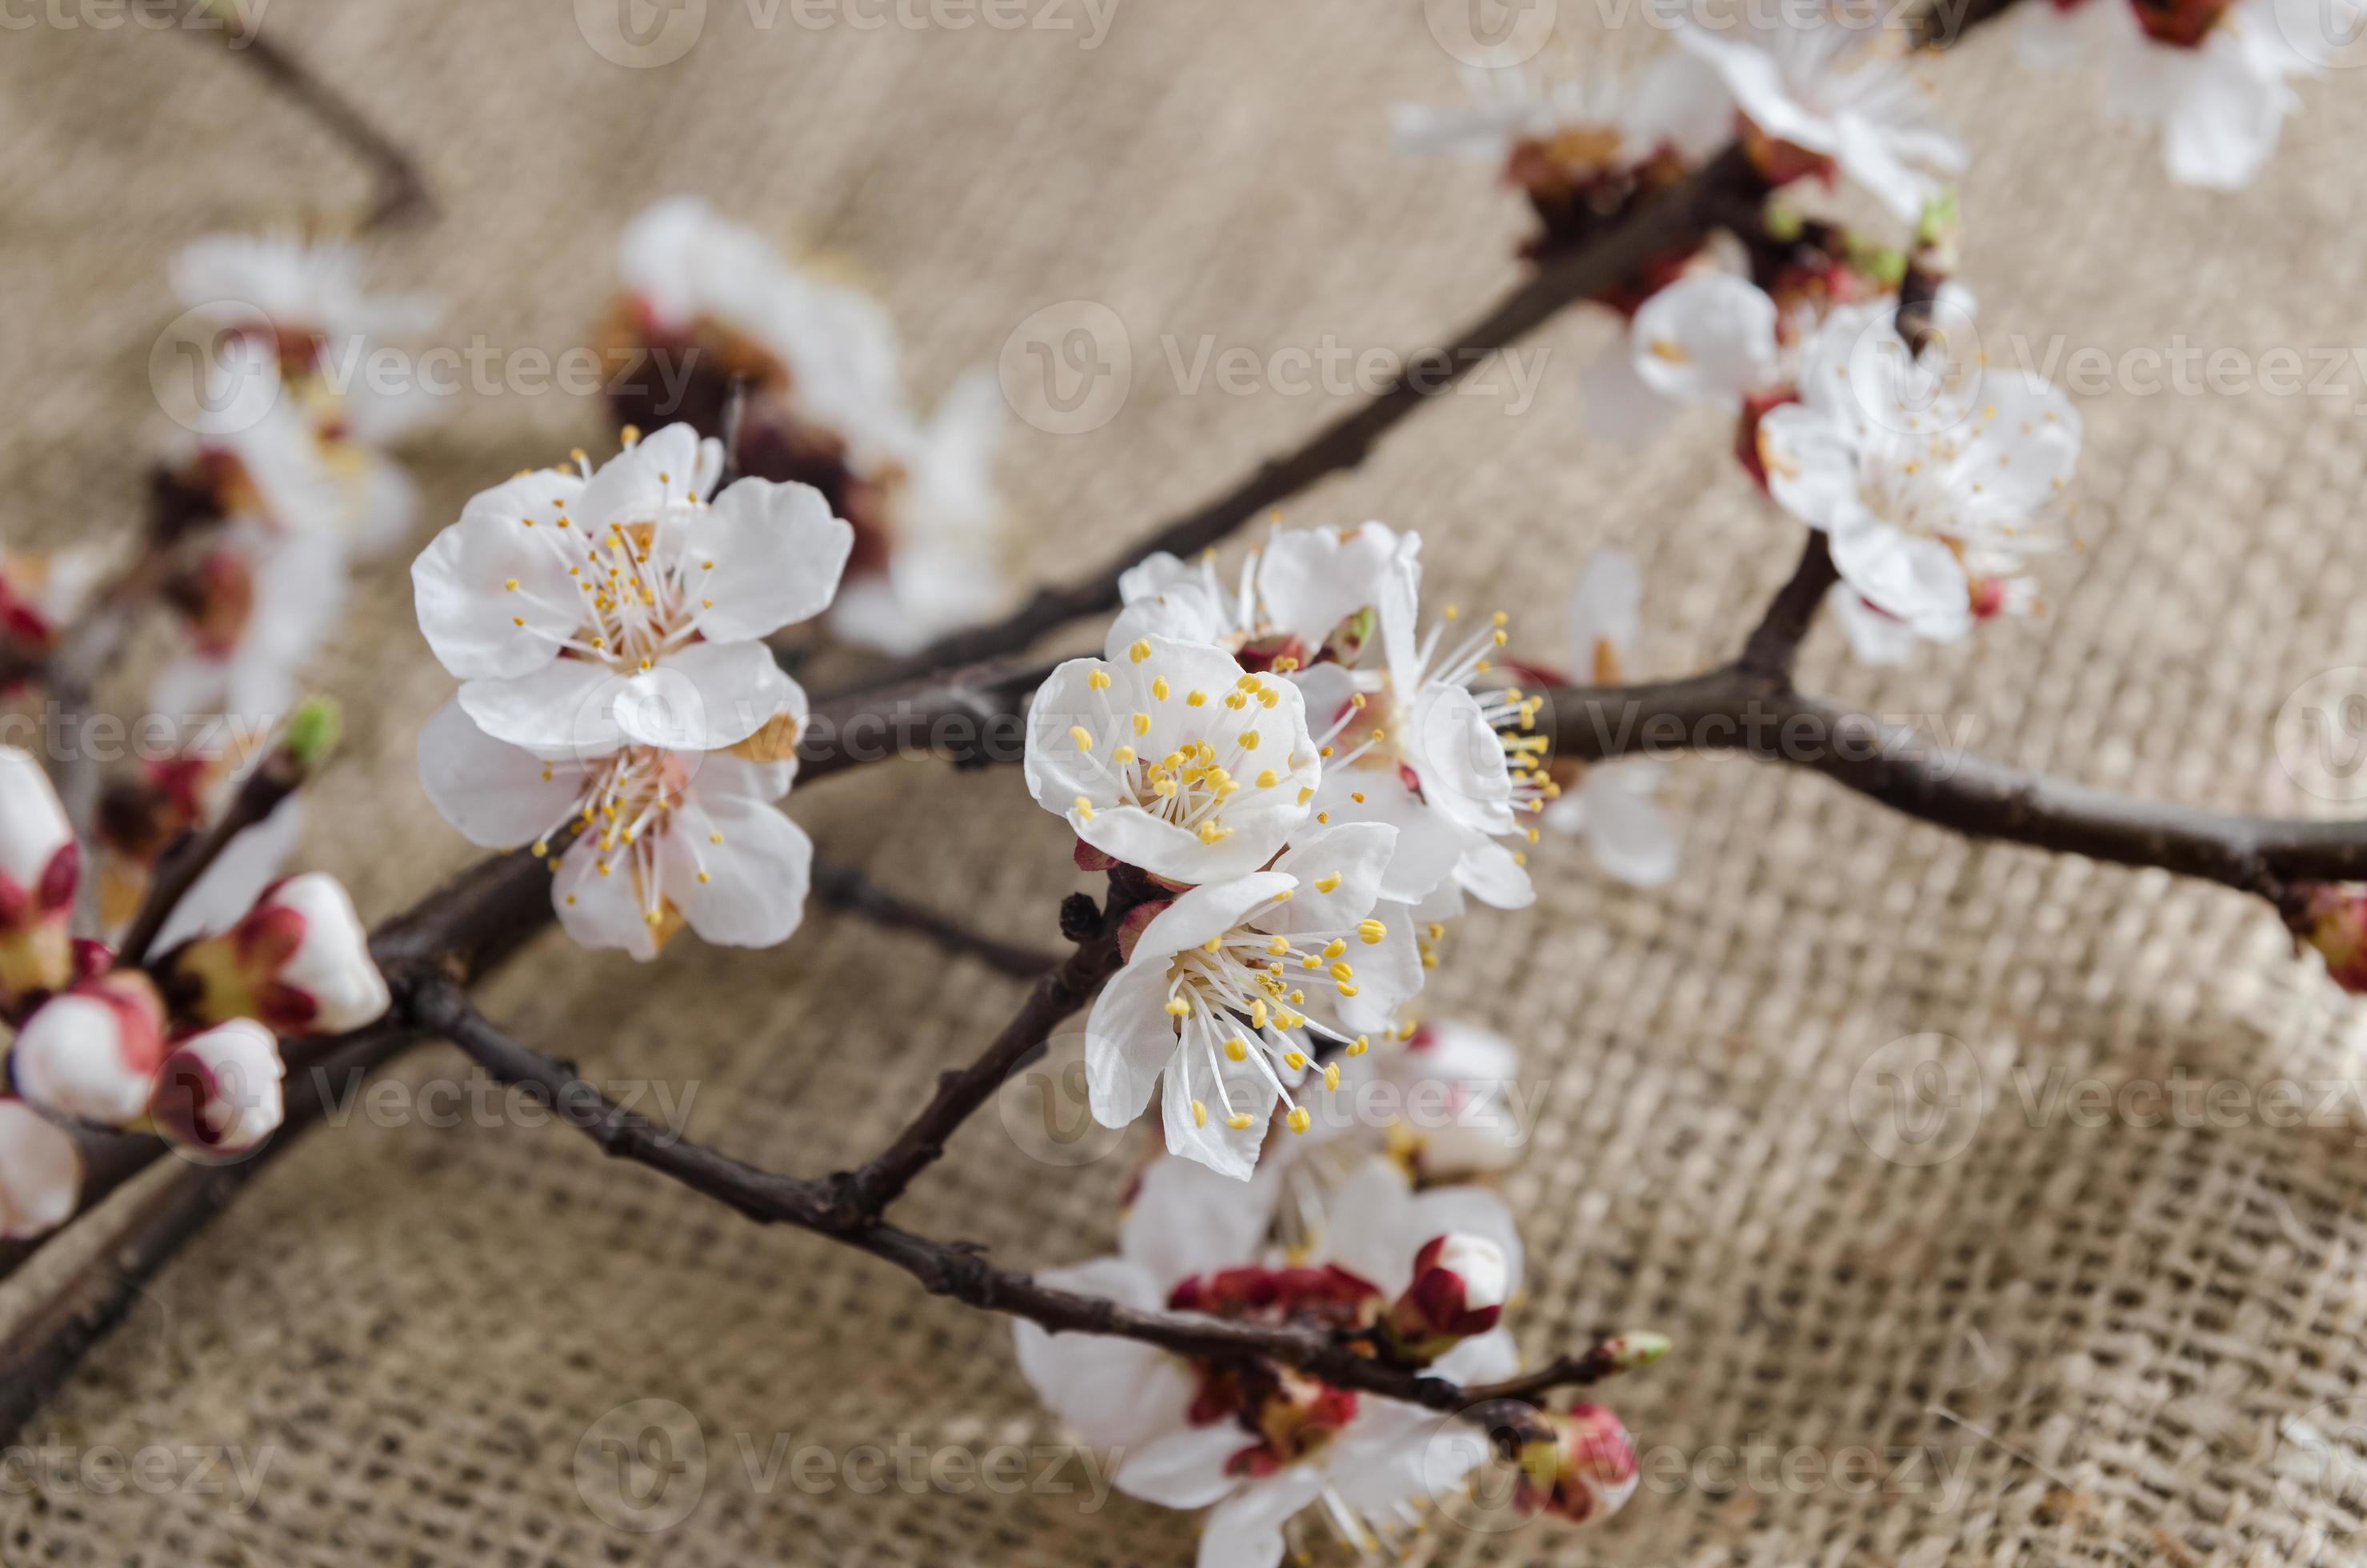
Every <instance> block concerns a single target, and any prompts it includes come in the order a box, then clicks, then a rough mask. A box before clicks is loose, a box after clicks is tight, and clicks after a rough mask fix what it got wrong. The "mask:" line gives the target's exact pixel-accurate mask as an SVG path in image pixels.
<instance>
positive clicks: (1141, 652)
mask: <svg viewBox="0 0 2367 1568" xmlns="http://www.w3.org/2000/svg"><path fill="white" fill-rule="evenodd" d="M1126 656H1127V658H1129V659H1132V660H1133V661H1134V662H1135V663H1136V664H1140V663H1142V661H1143V660H1145V659H1147V658H1149V657H1150V638H1148V637H1138V638H1136V639H1135V640H1134V645H1133V646H1132V647H1130V648H1128V649H1127V651H1126Z"/></svg>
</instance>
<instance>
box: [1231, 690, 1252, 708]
mask: <svg viewBox="0 0 2367 1568" xmlns="http://www.w3.org/2000/svg"><path fill="white" fill-rule="evenodd" d="M1249 705H1250V699H1248V698H1246V697H1243V696H1242V695H1241V694H1240V692H1238V691H1229V692H1227V693H1225V706H1226V707H1228V708H1230V709H1232V710H1235V711H1236V712H1238V711H1240V710H1241V709H1244V708H1247V707H1248V706H1249Z"/></svg>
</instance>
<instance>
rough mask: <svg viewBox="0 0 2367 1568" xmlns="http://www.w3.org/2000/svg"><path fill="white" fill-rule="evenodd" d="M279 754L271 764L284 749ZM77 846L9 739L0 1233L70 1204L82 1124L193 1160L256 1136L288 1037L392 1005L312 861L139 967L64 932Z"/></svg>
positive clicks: (332, 887) (54, 1221)
mask: <svg viewBox="0 0 2367 1568" xmlns="http://www.w3.org/2000/svg"><path fill="white" fill-rule="evenodd" d="M275 760H277V759H276V758H275ZM80 866H81V856H80V850H79V847H78V846H76V844H75V842H74V833H73V830H72V829H71V827H70V826H69V825H68V824H67V821H66V815H65V812H64V810H63V808H62V806H61V805H60V804H59V802H58V798H57V795H56V794H55V792H54V791H53V790H51V787H50V782H49V779H48V778H47V776H45V775H44V774H43V773H42V771H41V768H40V764H38V763H36V762H35V761H34V760H33V759H32V758H31V757H30V756H27V755H26V754H25V753H23V752H20V751H17V750H15V749H14V748H0V1015H5V1017H6V1020H7V1021H8V1023H9V1024H10V1025H11V1026H12V1027H13V1028H14V1031H15V1032H14V1038H13V1039H12V1040H10V1041H9V1043H8V1045H7V1047H6V1059H5V1060H6V1071H5V1077H4V1078H0V1236H6V1237H7V1238H10V1239H20V1238H25V1237H30V1236H36V1235H39V1234H40V1233H43V1232H46V1231H49V1230H51V1229H53V1228H55V1227H56V1226H58V1225H59V1224H61V1223H62V1222H63V1221H65V1220H66V1219H67V1218H68V1217H69V1216H70V1215H71V1214H72V1213H73V1212H74V1209H75V1207H76V1204H77V1203H78V1201H79V1199H80V1190H81V1186H82V1158H81V1155H80V1153H79V1152H78V1148H77V1145H76V1142H75V1140H74V1136H73V1133H72V1131H71V1130H72V1129H73V1128H74V1126H76V1125H77V1124H80V1125H86V1126H92V1127H108V1128H117V1129H144V1130H147V1131H153V1132H154V1133H156V1134H157V1135H159V1136H160V1137H163V1138H164V1139H165V1140H166V1141H168V1142H171V1143H172V1144H173V1145H174V1146H176V1148H178V1149H180V1150H182V1151H183V1152H185V1153H187V1154H189V1155H190V1156H191V1157H194V1158H199V1159H226V1158H232V1157H234V1156H236V1155H238V1154H241V1153H245V1152H247V1151H248V1150H251V1149H253V1148H254V1147H255V1145H256V1144H258V1143H260V1142H262V1141H263V1140H264V1139H265V1138H266V1137H268V1136H269V1135H270V1133H271V1132H272V1131H273V1130H274V1129H276V1128H277V1127H278V1125H279V1123H280V1119H281V1116H282V1112H283V1106H282V1098H281V1094H280V1079H281V1077H282V1075H283V1073H284V1069H283V1067H282V1064H281V1062H280V1055H279V1042H280V1040H282V1039H301V1038H304V1037H307V1036H315V1035H329V1034H341V1033H344V1032H345V1031H346V1030H349V1029H355V1028H360V1027H361V1026H363V1025H364V1024H367V1023H369V1022H371V1021H373V1020H374V1019H376V1018H378V1017H379V1016H380V1015H381V1014H383V1013H384V1012H385V1011H386V1009H387V1004H388V994H387V986H386V982H385V980H384V979H383V978H382V977H381V976H380V975H379V971H378V968H377V966H376V965H375V964H374V963H373V962H372V961H371V960H370V956H369V948H368V935H367V933H365V932H364V930H363V929H362V925H361V922H360V920H358V919H357V917H356V916H355V914H354V906H353V903H352V901H351V900H350V899H348V898H347V897H346V895H345V889H344V888H343V887H341V886H339V885H338V883H337V882H336V881H335V880H334V878H331V877H327V876H323V875H320V874H318V873H308V874H306V875H303V876H298V877H293V878H290V879H289V880H287V881H281V882H277V883H274V884H272V885H271V886H269V887H267V888H266V889H265V890H264V892H263V894H262V896H261V897H260V898H259V899H257V900H256V901H255V903H253V905H252V906H251V907H250V908H248V909H246V910H245V911H244V912H243V914H240V915H238V916H237V917H236V918H235V919H234V920H232V921H231V922H229V923H228V924H226V925H224V926H221V928H219V929H200V930H199V931H198V933H197V934H196V935H194V936H193V937H191V938H190V939H188V940H187V941H183V942H180V943H179V944H177V945H176V946H174V947H172V948H170V949H167V950H166V951H164V952H163V953H162V954H160V955H159V956H157V957H155V958H153V959H151V960H148V961H147V962H146V963H144V964H143V965H142V966H140V967H136V968H135V967H130V966H119V965H118V964H117V963H116V961H115V955H114V953H112V952H111V951H109V950H108V949H107V948H106V947H104V946H102V945H100V944H99V943H96V942H94V941H87V940H77V939H75V938H74V937H72V935H71V933H70V924H71V920H72V917H73V913H74V891H75V886H76V883H77V881H78V879H79V875H80Z"/></svg>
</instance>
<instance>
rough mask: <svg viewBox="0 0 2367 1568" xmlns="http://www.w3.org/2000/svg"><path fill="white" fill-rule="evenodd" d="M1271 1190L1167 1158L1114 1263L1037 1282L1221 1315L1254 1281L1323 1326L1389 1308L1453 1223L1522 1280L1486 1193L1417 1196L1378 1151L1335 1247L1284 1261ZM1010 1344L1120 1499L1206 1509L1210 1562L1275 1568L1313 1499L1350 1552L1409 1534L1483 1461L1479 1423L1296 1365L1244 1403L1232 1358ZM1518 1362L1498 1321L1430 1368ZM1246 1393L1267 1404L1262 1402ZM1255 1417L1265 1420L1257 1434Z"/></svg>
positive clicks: (1509, 1278)
mask: <svg viewBox="0 0 2367 1568" xmlns="http://www.w3.org/2000/svg"><path fill="white" fill-rule="evenodd" d="M1272 1202H1273V1194H1272V1189H1271V1188H1270V1187H1263V1186H1260V1185H1257V1184H1252V1185H1251V1186H1250V1187H1239V1186H1233V1185H1231V1184H1225V1183H1220V1182H1217V1181H1216V1180H1214V1179H1212V1178H1210V1177H1209V1176H1206V1174H1205V1173H1202V1172H1199V1171H1195V1170H1194V1169H1193V1168H1192V1167H1191V1166H1189V1165H1184V1164H1183V1162H1180V1161H1175V1160H1162V1161H1160V1162H1157V1163H1156V1164H1154V1165H1152V1166H1151V1167H1150V1170H1149V1171H1147V1172H1146V1173H1145V1174H1144V1176H1143V1180H1142V1185H1141V1189H1140V1191H1139V1192H1138V1194H1137V1195H1136V1198H1135V1200H1134V1205H1133V1208H1132V1210H1130V1211H1129V1212H1128V1214H1127V1220H1126V1226H1125V1229H1124V1231H1123V1232H1122V1233H1121V1236H1120V1242H1119V1253H1118V1256H1115V1257H1106V1258H1101V1259H1097V1260H1095V1261H1093V1262H1090V1263H1085V1264H1081V1265H1078V1266H1076V1267H1070V1268H1057V1269H1049V1270H1047V1271H1045V1272H1044V1273H1043V1274H1042V1275H1041V1276H1040V1278H1042V1279H1043V1280H1044V1282H1045V1283H1047V1284H1049V1285H1054V1286H1057V1287H1059V1288H1062V1289H1067V1290H1080V1291H1084V1292H1089V1293H1091V1294H1093V1295H1098V1296H1105V1297H1108V1298H1111V1299H1113V1300H1115V1301H1118V1302H1120V1303H1122V1304H1124V1305H1126V1306H1129V1307H1134V1308H1137V1309H1139V1310H1145V1311H1151V1310H1157V1309H1158V1308H1161V1307H1162V1306H1164V1307H1172V1308H1178V1309H1181V1310H1188V1311H1196V1312H1211V1313H1213V1314H1216V1315H1220V1316H1221V1315H1226V1314H1227V1313H1228V1312H1239V1311H1240V1310H1241V1308H1240V1305H1238V1304H1237V1303H1239V1302H1240V1297H1241V1295H1242V1293H1243V1292H1242V1289H1241V1288H1242V1287H1245V1286H1265V1287H1269V1289H1265V1290H1259V1291H1258V1292H1257V1293H1258V1294H1259V1296H1260V1297H1261V1299H1262V1300H1266V1301H1268V1303H1269V1305H1268V1309H1267V1311H1268V1313H1269V1314H1272V1313H1274V1312H1279V1313H1280V1315H1282V1316H1284V1317H1285V1319H1286V1320H1287V1321H1297V1322H1307V1323H1313V1324H1320V1325H1322V1326H1326V1327H1330V1326H1334V1325H1335V1324H1336V1323H1337V1322H1338V1318H1339V1315H1340V1314H1341V1313H1342V1312H1354V1311H1358V1310H1362V1311H1364V1312H1371V1311H1374V1310H1376V1309H1379V1308H1383V1307H1386V1305H1387V1303H1388V1302H1389V1301H1392V1300H1393V1299H1394V1298H1395V1297H1396V1296H1397V1295H1398V1294H1399V1293H1400V1292H1402V1291H1403V1290H1405V1289H1406V1287H1407V1286H1408V1285H1409V1284H1410V1283H1411V1280H1412V1275H1413V1260H1414V1257H1415V1256H1416V1255H1417V1254H1418V1253H1419V1252H1421V1249H1422V1247H1423V1245H1424V1244H1426V1243H1428V1242H1430V1241H1432V1240H1433V1239H1435V1238H1437V1237H1439V1236H1441V1235H1445V1234H1450V1233H1463V1234H1466V1235H1469V1236H1473V1237H1478V1238H1485V1239H1486V1240H1488V1241H1489V1242H1490V1243H1492V1244H1494V1246H1495V1247H1496V1248H1497V1249H1498V1251H1499V1252H1500V1253H1501V1256H1502V1257H1503V1259H1504V1264H1505V1283H1506V1291H1505V1293H1506V1294H1507V1295H1508V1296H1509V1295H1511V1294H1512V1293H1514V1292H1515V1291H1517V1290H1518V1289H1519V1280H1520V1273H1521V1244H1520V1237H1519V1233H1518V1232H1517V1231H1516V1229H1515V1228H1514V1226H1513V1225H1512V1216H1511V1214H1510V1213H1509V1211H1507V1210H1505V1208H1504V1206H1503V1203H1502V1201H1501V1199H1497V1198H1496V1197H1495V1196H1494V1195H1493V1194H1490V1193H1485V1192H1480V1191H1478V1190H1477V1189H1474V1188H1468V1187H1446V1188H1439V1189H1435V1190H1433V1191H1430V1192H1425V1193H1421V1194H1415V1193H1414V1192H1412V1191H1411V1190H1410V1188H1409V1187H1408V1186H1407V1184H1406V1181H1405V1178H1404V1176H1402V1175H1401V1174H1400V1173H1399V1171H1397V1170H1396V1169H1395V1168H1394V1167H1393V1166H1391V1165H1387V1163H1386V1162H1375V1163H1373V1164H1371V1165H1367V1166H1365V1167H1364V1168H1363V1169H1362V1170H1360V1171H1359V1172H1357V1173H1356V1175H1355V1176H1353V1178H1352V1179H1351V1180H1350V1181H1349V1183H1348V1184H1347V1185H1346V1186H1345V1187H1344V1188H1343V1189H1342V1193H1341V1195H1340V1200H1339V1204H1338V1208H1337V1210H1336V1211H1335V1215H1334V1223H1333V1225H1332V1226H1331V1230H1330V1231H1329V1233H1327V1236H1326V1239H1325V1241H1324V1243H1323V1244H1321V1245H1320V1246H1319V1247H1317V1248H1316V1249H1315V1250H1314V1251H1313V1252H1311V1253H1309V1254H1308V1255H1306V1256H1304V1257H1301V1258H1296V1259H1294V1260H1293V1261H1294V1262H1295V1263H1296V1264H1297V1267H1295V1268H1292V1269H1290V1270H1289V1271H1288V1272H1287V1273H1284V1272H1280V1269H1281V1259H1280V1257H1279V1256H1278V1255H1277V1254H1276V1253H1275V1252H1274V1250H1272V1249H1270V1248H1268V1247H1267V1246H1265V1245H1264V1244H1263V1239H1264V1235H1265V1232H1266V1229H1267V1225H1268V1221H1269V1217H1270V1212H1271V1207H1272ZM1015 1336H1016V1339H1017V1343H1018V1350H1019V1365H1020V1369H1021V1370H1022V1371H1023V1372H1024V1373H1025V1374H1026V1377H1027V1380H1028V1381H1029V1382H1030V1383H1032V1384H1034V1385H1035V1388H1036V1392H1037V1393H1038V1394H1039V1395H1040V1396H1041V1397H1042V1398H1043V1400H1044V1403H1046V1404H1047V1405H1048V1406H1049V1407H1051V1409H1052V1410H1054V1411H1055V1412H1056V1413H1058V1414H1059V1415H1061V1416H1062V1417H1064V1418H1065V1419H1066V1420H1067V1421H1068V1422H1069V1423H1070V1426H1074V1427H1075V1428H1076V1429H1077V1431H1078V1433H1079V1435H1080V1436H1082V1437H1083V1438H1084V1439H1085V1440H1086V1441H1088V1442H1091V1443H1095V1444H1100V1445H1108V1446H1111V1447H1116V1448H1123V1449H1125V1458H1124V1460H1123V1461H1122V1462H1121V1463H1120V1465H1119V1468H1118V1471H1117V1475H1116V1484H1117V1487H1118V1489H1119V1490H1120V1491H1122V1492H1125V1493H1127V1494H1128V1495H1130V1496H1135V1497H1139V1498H1142V1499H1144V1500H1146V1501H1148V1502H1152V1503H1157V1504H1160V1505H1161V1506H1166V1507H1171V1508H1195V1509H1196V1508H1209V1509H1210V1510H1211V1511H1210V1513H1209V1514H1208V1517H1207V1520H1206V1526H1205V1528H1204V1532H1203V1534H1202V1536H1201V1540H1200V1551H1199V1562H1200V1564H1201V1568H1271V1565H1272V1564H1274V1563H1277V1562H1281V1561H1282V1559H1283V1556H1284V1554H1285V1549H1286V1546H1287V1544H1288V1539H1289V1537H1288V1533H1287V1532H1289V1531H1290V1530H1291V1529H1292V1528H1294V1527H1293V1526H1292V1520H1293V1517H1294V1516H1297V1514H1299V1513H1300V1511H1301V1510H1302V1509H1306V1508H1308V1507H1309V1506H1311V1505H1314V1504H1317V1503H1320V1504H1321V1505H1322V1517H1324V1518H1325V1519H1326V1520H1327V1521H1328V1523H1329V1524H1330V1526H1331V1528H1332V1529H1333V1530H1334V1531H1336V1532H1337V1533H1338V1534H1339V1536H1340V1537H1341V1539H1342V1541H1343V1542H1344V1543H1345V1544H1346V1545H1348V1546H1349V1547H1350V1548H1352V1549H1353V1550H1355V1551H1360V1552H1365V1553H1372V1552H1375V1551H1379V1550H1382V1549H1384V1548H1387V1547H1391V1546H1399V1545H1402V1544H1404V1537H1405V1535H1406V1533H1407V1532H1406V1529H1405V1526H1404V1524H1403V1520H1404V1518H1405V1517H1407V1514H1408V1512H1409V1508H1410V1506H1416V1505H1421V1504H1426V1503H1428V1502H1429V1501H1431V1500H1432V1498H1433V1496H1434V1494H1436V1493H1437V1492H1438V1491H1440V1490H1441V1489H1444V1488H1451V1487H1454V1486H1456V1485H1458V1484H1459V1483H1461V1482H1462V1480H1463V1478H1464V1477H1465V1476H1466V1475H1467V1473H1468V1472H1469V1471H1470V1470H1471V1469H1473V1468H1475V1467H1476V1466H1477V1465H1478V1463H1479V1462H1480V1461H1481V1460H1483V1459H1484V1458H1485V1457H1486V1453H1487V1445H1486V1440H1485V1438H1484V1437H1483V1436H1482V1435H1481V1434H1480V1433H1479V1431H1478V1428H1477V1427H1473V1428H1471V1429H1470V1430H1469V1432H1468V1433H1459V1432H1455V1430H1454V1429H1453V1428H1451V1427H1450V1426H1447V1423H1450V1422H1452V1421H1453V1420H1454V1419H1455V1418H1454V1417H1451V1416H1442V1415H1440V1414H1439V1413H1437V1412H1435V1411H1431V1410H1426V1409H1424V1408H1422V1407H1421V1406H1420V1405H1414V1404H1408V1403H1402V1402H1400V1401H1397V1400H1389V1399H1383V1398H1379V1397H1376V1396H1375V1395H1371V1394H1359V1393H1355V1392H1350V1391H1347V1390H1342V1389H1334V1388H1330V1387H1328V1386H1327V1385H1324V1384H1320V1383H1316V1382H1314V1381H1311V1380H1308V1379H1306V1378H1303V1377H1300V1376H1299V1375H1297V1374H1296V1373H1292V1372H1288V1371H1281V1372H1280V1374H1279V1376H1278V1377H1277V1379H1276V1380H1275V1385H1276V1386H1274V1388H1272V1389H1271V1390H1268V1391H1264V1392H1262V1394H1261V1395H1258V1396H1251V1395H1247V1394H1244V1393H1242V1392H1240V1385H1239V1384H1238V1383H1237V1382H1234V1381H1229V1380H1228V1379H1227V1378H1226V1376H1225V1374H1224V1372H1223V1370H1222V1369H1216V1368H1210V1367H1204V1366H1200V1365H1197V1364H1195V1363H1189V1362H1185V1361H1183V1360H1180V1359H1179V1358H1175V1357H1173V1356H1171V1355H1169V1354H1168V1353H1166V1352H1164V1351H1161V1350H1158V1349H1155V1348H1153V1347H1152V1346H1147V1345H1143V1344H1140V1343H1138V1342H1137V1341H1133V1340H1126V1339H1115V1338H1112V1339H1095V1338H1091V1337H1088V1336H1083V1335H1060V1336H1059V1337H1057V1338H1056V1337H1054V1336H1053V1335H1048V1334H1046V1333H1045V1332H1044V1331H1043V1330H1042V1329H1040V1328H1038V1327H1036V1325H1035V1324H1027V1323H1022V1324H1018V1325H1017V1328H1016V1330H1015ZM1518 1364H1519V1356H1518V1352H1517V1351H1516V1349H1515V1348H1514V1346H1513V1343H1512V1335H1511V1334H1510V1332H1509V1331H1507V1330H1505V1329H1502V1328H1495V1329H1491V1330H1489V1331H1488V1332H1487V1333H1485V1334H1481V1335H1475V1336H1473V1337H1470V1338H1467V1339H1465V1340H1464V1341H1463V1342H1462V1343H1461V1344H1459V1345H1457V1346H1455V1348H1454V1349H1452V1350H1450V1351H1448V1352H1447V1353H1446V1354H1445V1355H1444V1356H1442V1357H1440V1358H1438V1359H1437V1360H1435V1361H1433V1362H1432V1363H1431V1364H1430V1366H1429V1368H1428V1371H1429V1372H1430V1373H1431V1375H1433V1376H1435V1377H1440V1378H1445V1379H1448V1380H1451V1381H1455V1382H1460V1383H1478V1382H1486V1381H1494V1380H1496V1379H1500V1378H1503V1377H1508V1376H1510V1375H1511V1374H1512V1372H1513V1371H1514V1370H1515V1369H1517V1367H1518ZM1251 1397H1260V1398H1261V1399H1262V1403H1259V1404H1257V1405H1256V1406H1254V1407H1251V1405H1250V1403H1249V1400H1250V1398H1251ZM1195 1415H1197V1416H1198V1417H1199V1419H1197V1420H1195ZM1261 1415H1267V1416H1270V1417H1272V1418H1273V1424H1272V1426H1260V1425H1259V1418H1260V1416H1261ZM1274 1433H1286V1434H1287V1436H1286V1437H1275V1436H1273V1435H1271V1434H1274ZM1456 1438H1461V1439H1464V1440H1459V1441H1458V1440H1455V1439H1456Z"/></svg>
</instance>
